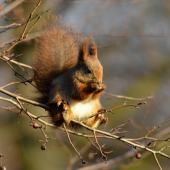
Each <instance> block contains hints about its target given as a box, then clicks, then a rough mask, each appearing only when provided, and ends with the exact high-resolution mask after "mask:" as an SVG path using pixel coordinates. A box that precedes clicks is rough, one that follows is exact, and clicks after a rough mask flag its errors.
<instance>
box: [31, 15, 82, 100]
mask: <svg viewBox="0 0 170 170" xmlns="http://www.w3.org/2000/svg"><path fill="white" fill-rule="evenodd" d="M80 41H81V40H80V36H79V34H78V33H77V32H75V31H73V30H72V26H66V24H65V23H64V22H63V21H62V20H61V18H60V19H57V17H51V18H50V21H48V22H45V23H44V24H43V26H42V28H41V31H40V36H39V37H38V38H37V39H36V45H35V55H34V57H33V70H34V77H33V80H34V81H35V84H36V87H37V89H38V90H39V92H40V93H42V97H40V100H39V101H40V102H42V103H46V102H47V100H48V95H49V91H50V86H51V83H52V81H53V80H54V78H56V77H57V76H58V75H60V74H62V73H63V72H64V71H66V70H68V69H70V68H71V67H73V66H74V65H75V64H76V63H77V60H78V55H79V54H78V53H79V50H78V49H79V44H80Z"/></svg>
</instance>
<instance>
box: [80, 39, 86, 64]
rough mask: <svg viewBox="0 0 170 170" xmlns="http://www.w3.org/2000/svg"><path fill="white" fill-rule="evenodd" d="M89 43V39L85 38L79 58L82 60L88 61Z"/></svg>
mask: <svg viewBox="0 0 170 170" xmlns="http://www.w3.org/2000/svg"><path fill="white" fill-rule="evenodd" d="M87 44H88V40H87V38H85V40H84V41H83V44H82V46H81V47H80V56H79V60H81V61H86V60H87Z"/></svg>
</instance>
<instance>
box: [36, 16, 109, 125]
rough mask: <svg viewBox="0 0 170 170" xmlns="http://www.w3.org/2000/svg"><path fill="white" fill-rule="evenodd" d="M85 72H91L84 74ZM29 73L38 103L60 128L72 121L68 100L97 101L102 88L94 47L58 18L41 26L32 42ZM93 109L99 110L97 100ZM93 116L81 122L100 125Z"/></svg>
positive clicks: (93, 43)
mask: <svg viewBox="0 0 170 170" xmlns="http://www.w3.org/2000/svg"><path fill="white" fill-rule="evenodd" d="M88 69H91V70H92V73H90V74H88V72H87V71H88ZM33 70H34V77H33V80H34V81H35V84H36V87H37V89H38V91H39V92H40V93H41V94H42V95H41V96H40V97H39V99H38V101H39V102H42V103H44V104H48V105H50V106H51V109H50V111H49V114H50V116H51V117H52V120H53V123H54V124H55V125H56V126H61V125H62V123H63V122H65V123H66V124H69V123H70V120H71V119H72V118H73V112H72V109H71V107H70V105H69V103H68V101H69V100H70V99H71V100H76V101H83V100H86V99H90V98H91V99H92V100H93V99H95V100H96V99H99V96H100V95H101V92H102V91H103V90H104V89H105V88H106V86H104V85H103V84H101V83H102V74H103V68H102V66H101V64H100V62H99V61H98V59H97V47H96V44H95V42H94V40H93V38H92V37H91V38H90V43H89V44H88V39H87V38H85V39H84V40H83V39H82V37H81V36H80V35H79V34H78V33H77V32H75V31H72V26H66V25H65V23H64V22H63V21H61V19H56V18H55V17H52V18H51V19H50V22H46V23H45V24H44V26H43V27H42V32H41V34H40V37H39V38H37V39H36V50H35V55H34V58H33ZM94 107H95V110H96V109H98V110H99V109H101V105H100V102H99V100H96V103H95V105H94ZM101 117H102V116H101V115H97V116H95V117H93V118H91V119H88V120H87V121H85V122H84V123H85V124H86V125H88V126H91V127H93V125H94V124H96V122H98V124H100V122H102V118H101Z"/></svg>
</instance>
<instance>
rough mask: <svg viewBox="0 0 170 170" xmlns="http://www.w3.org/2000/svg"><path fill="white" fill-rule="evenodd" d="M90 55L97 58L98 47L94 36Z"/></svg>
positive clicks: (91, 41)
mask: <svg viewBox="0 0 170 170" xmlns="http://www.w3.org/2000/svg"><path fill="white" fill-rule="evenodd" d="M89 54H90V55H93V56H95V57H96V58H97V46H96V43H95V41H94V39H93V37H92V36H91V37H90V47H89Z"/></svg>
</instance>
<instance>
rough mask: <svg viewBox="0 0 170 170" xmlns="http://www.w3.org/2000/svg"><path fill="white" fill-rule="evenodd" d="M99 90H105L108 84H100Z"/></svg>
mask: <svg viewBox="0 0 170 170" xmlns="http://www.w3.org/2000/svg"><path fill="white" fill-rule="evenodd" d="M99 87H100V88H99V89H100V90H99V91H103V90H105V89H106V88H107V86H106V84H99Z"/></svg>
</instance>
